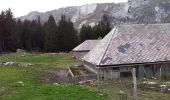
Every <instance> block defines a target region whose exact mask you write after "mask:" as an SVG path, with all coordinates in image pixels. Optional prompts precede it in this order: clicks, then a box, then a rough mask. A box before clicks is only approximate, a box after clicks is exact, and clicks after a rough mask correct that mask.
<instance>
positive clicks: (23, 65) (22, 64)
mask: <svg viewBox="0 0 170 100" xmlns="http://www.w3.org/2000/svg"><path fill="white" fill-rule="evenodd" d="M18 65H19V66H21V67H29V66H33V64H31V63H20V64H18Z"/></svg>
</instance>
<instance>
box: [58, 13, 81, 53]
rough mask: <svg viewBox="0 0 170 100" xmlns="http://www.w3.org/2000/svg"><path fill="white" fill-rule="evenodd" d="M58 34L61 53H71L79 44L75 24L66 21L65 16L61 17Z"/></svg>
mask: <svg viewBox="0 0 170 100" xmlns="http://www.w3.org/2000/svg"><path fill="white" fill-rule="evenodd" d="M58 34H59V37H60V38H59V44H60V45H59V50H60V51H64V52H65V51H67V52H68V51H70V50H72V49H73V48H74V47H75V46H76V45H77V43H78V38H77V32H76V30H75V29H74V26H73V23H72V22H71V21H70V19H69V20H66V17H65V15H62V16H61V19H60V21H59V23H58Z"/></svg>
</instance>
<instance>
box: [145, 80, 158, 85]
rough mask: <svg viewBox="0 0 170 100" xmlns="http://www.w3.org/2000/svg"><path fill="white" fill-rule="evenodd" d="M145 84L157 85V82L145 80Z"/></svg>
mask: <svg viewBox="0 0 170 100" xmlns="http://www.w3.org/2000/svg"><path fill="white" fill-rule="evenodd" d="M143 84H149V85H155V84H157V83H156V82H150V81H144V82H143Z"/></svg>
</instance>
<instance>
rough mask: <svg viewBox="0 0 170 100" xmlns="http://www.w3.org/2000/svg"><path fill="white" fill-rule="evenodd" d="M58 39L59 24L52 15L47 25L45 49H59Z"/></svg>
mask: <svg viewBox="0 0 170 100" xmlns="http://www.w3.org/2000/svg"><path fill="white" fill-rule="evenodd" d="M58 40H59V37H58V34H57V25H56V23H55V20H54V18H53V16H52V15H50V16H49V19H48V21H47V23H46V25H45V44H44V45H45V47H44V48H45V50H46V51H50V52H56V51H58Z"/></svg>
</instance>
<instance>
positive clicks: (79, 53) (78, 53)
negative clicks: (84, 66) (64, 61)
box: [72, 51, 89, 60]
mask: <svg viewBox="0 0 170 100" xmlns="http://www.w3.org/2000/svg"><path fill="white" fill-rule="evenodd" d="M88 52H89V51H73V52H72V54H73V56H74V57H75V58H76V59H78V60H82V58H83V57H84V56H85V55H86V54H87V53H88Z"/></svg>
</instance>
